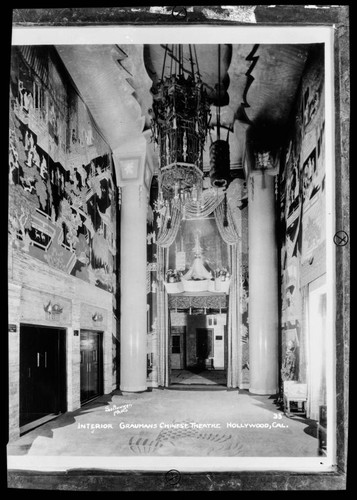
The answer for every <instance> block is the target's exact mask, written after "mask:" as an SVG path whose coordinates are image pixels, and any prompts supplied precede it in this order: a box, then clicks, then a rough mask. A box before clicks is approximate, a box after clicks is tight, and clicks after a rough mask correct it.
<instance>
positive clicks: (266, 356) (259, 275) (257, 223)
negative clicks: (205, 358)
mask: <svg viewBox="0 0 357 500" xmlns="http://www.w3.org/2000/svg"><path fill="white" fill-rule="evenodd" d="M274 182H275V177H274V176H272V175H268V174H267V173H266V174H265V175H264V179H263V178H262V174H261V172H259V173H251V174H250V178H249V182H248V242H249V372H250V388H249V391H250V392H252V393H255V394H275V393H276V392H277V390H278V284H277V283H278V277H277V272H278V268H277V247H276V237H275V196H274Z"/></svg>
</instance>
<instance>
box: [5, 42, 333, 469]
mask: <svg viewBox="0 0 357 500" xmlns="http://www.w3.org/2000/svg"><path fill="white" fill-rule="evenodd" d="M71 43H72V42H71V40H68V44H59V45H56V44H54V45H14V46H13V47H12V49H11V75H10V76H11V78H10V107H9V112H10V121H9V224H8V304H9V313H8V314H9V318H8V322H9V328H8V330H9V332H8V346H9V354H8V356H9V418H8V421H9V428H8V433H9V439H8V445H7V454H8V463H9V467H10V468H11V467H14V468H16V467H20V466H21V464H27V465H26V467H28V468H31V466H33V465H34V464H37V465H36V466H38V467H40V466H41V467H43V468H44V469H46V467H47V469H48V468H50V467H52V466H53V467H54V468H55V467H56V465H55V464H56V460H57V463H59V462H58V460H59V458H61V457H62V458H63V457H72V458H73V457H80V458H81V460H84V458H85V457H108V456H110V457H125V459H128V458H129V457H171V456H174V457H200V458H203V457H230V458H232V457H238V458H239V457H243V458H244V457H247V458H249V457H287V458H299V457H303V458H304V459H309V458H316V459H317V458H318V459H319V460H323V459H324V457H326V456H327V454H328V452H329V448H328V443H329V442H330V441H328V438H327V436H328V433H329V427H328V424H329V422H330V421H329V420H328V418H327V415H328V411H329V409H330V406H329V405H333V401H334V399H333V398H334V394H333V385H332V384H331V380H333V374H332V375H331V373H332V372H331V370H332V368H331V367H332V365H333V363H332V361H331V360H333V349H332V346H333V341H332V329H329V325H328V317H329V316H328V314H329V313H328V307H327V304H328V293H327V291H328V280H327V276H328V273H329V270H328V266H327V257H326V256H327V247H326V234H327V233H326V231H327V229H326V226H327V222H326V220H327V219H326V216H327V215H326V206H327V204H326V203H327V201H326V200H327V198H328V196H329V191H328V189H327V187H326V186H328V184H327V181H326V178H327V177H328V175H327V169H326V161H327V154H326V147H327V142H328V140H327V132H326V123H327V121H326V119H325V116H326V108H327V106H325V102H326V97H325V96H326V93H325V87H326V84H325V53H324V44H322V43H306V44H303V43H294V44H293V43H292V44H287V43H280V44H261V43H259V44H258V43H257V44H254V43H245V44H234V43H233V44H228V43H222V44H208V43H204V44H203V43H202V44H199V43H198V44H191V45H190V44H186V45H185V44H183V45H175V44H149V43H148V44H121V43H119V44H109V43H106V44H71ZM325 135H326V139H325ZM328 182H329V181H328ZM331 328H332V327H331ZM327 332H330V333H331V335H330V333H327ZM331 425H332V424H331ZM39 464H41V465H39ZM79 466H80V461H79Z"/></svg>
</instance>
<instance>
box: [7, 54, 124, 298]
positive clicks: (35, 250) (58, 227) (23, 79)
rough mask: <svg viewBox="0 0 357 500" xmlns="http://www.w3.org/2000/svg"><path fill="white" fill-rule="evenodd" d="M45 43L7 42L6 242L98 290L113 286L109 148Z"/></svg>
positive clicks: (113, 193)
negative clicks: (14, 44)
mask: <svg viewBox="0 0 357 500" xmlns="http://www.w3.org/2000/svg"><path fill="white" fill-rule="evenodd" d="M60 68H61V66H60V63H59V60H58V55H57V53H56V52H55V51H54V49H50V48H49V47H41V46H39V47H37V46H31V47H16V48H14V49H13V50H12V64H11V81H10V127H9V238H10V242H11V244H12V245H13V246H14V247H16V248H18V249H20V250H22V251H24V252H27V253H28V254H29V255H31V256H33V257H35V258H38V259H40V260H42V261H43V262H46V263H47V264H49V265H50V266H52V267H55V268H57V269H59V270H61V271H63V272H66V273H68V274H71V275H73V276H76V277H77V278H80V279H82V280H85V281H88V282H90V283H91V284H94V285H96V286H98V287H100V288H103V289H104V290H107V291H110V292H114V291H115V289H116V281H117V280H116V275H115V272H116V265H115V255H116V191H115V185H114V182H113V165H112V159H111V151H110V148H109V146H108V145H107V144H106V142H105V141H104V139H103V138H102V136H101V135H100V133H99V132H98V130H97V127H96V125H95V122H94V120H93V118H92V117H91V115H90V113H89V111H88V109H87V108H86V106H85V104H84V103H83V101H82V99H81V97H80V96H79V95H78V94H77V92H76V91H75V89H74V88H73V87H72V86H71V83H70V82H69V81H68V77H67V75H65V74H63V70H61V69H60Z"/></svg>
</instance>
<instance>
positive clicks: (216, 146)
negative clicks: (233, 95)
mask: <svg viewBox="0 0 357 500" xmlns="http://www.w3.org/2000/svg"><path fill="white" fill-rule="evenodd" d="M221 87H222V85H221V46H220V45H218V84H217V85H216V88H217V99H216V116H217V138H216V140H215V141H214V142H211V145H210V149H209V153H210V167H211V169H210V173H209V175H210V179H211V185H212V186H213V187H215V188H223V189H224V190H226V189H227V187H228V185H229V183H230V155H229V142H228V137H229V129H228V131H227V137H226V140H223V139H221V105H222V102H224V95H225V89H224V88H221ZM222 94H223V95H222ZM225 225H226V224H225Z"/></svg>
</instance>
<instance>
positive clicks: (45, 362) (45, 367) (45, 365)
mask: <svg viewBox="0 0 357 500" xmlns="http://www.w3.org/2000/svg"><path fill="white" fill-rule="evenodd" d="M45 368H47V351H45Z"/></svg>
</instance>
